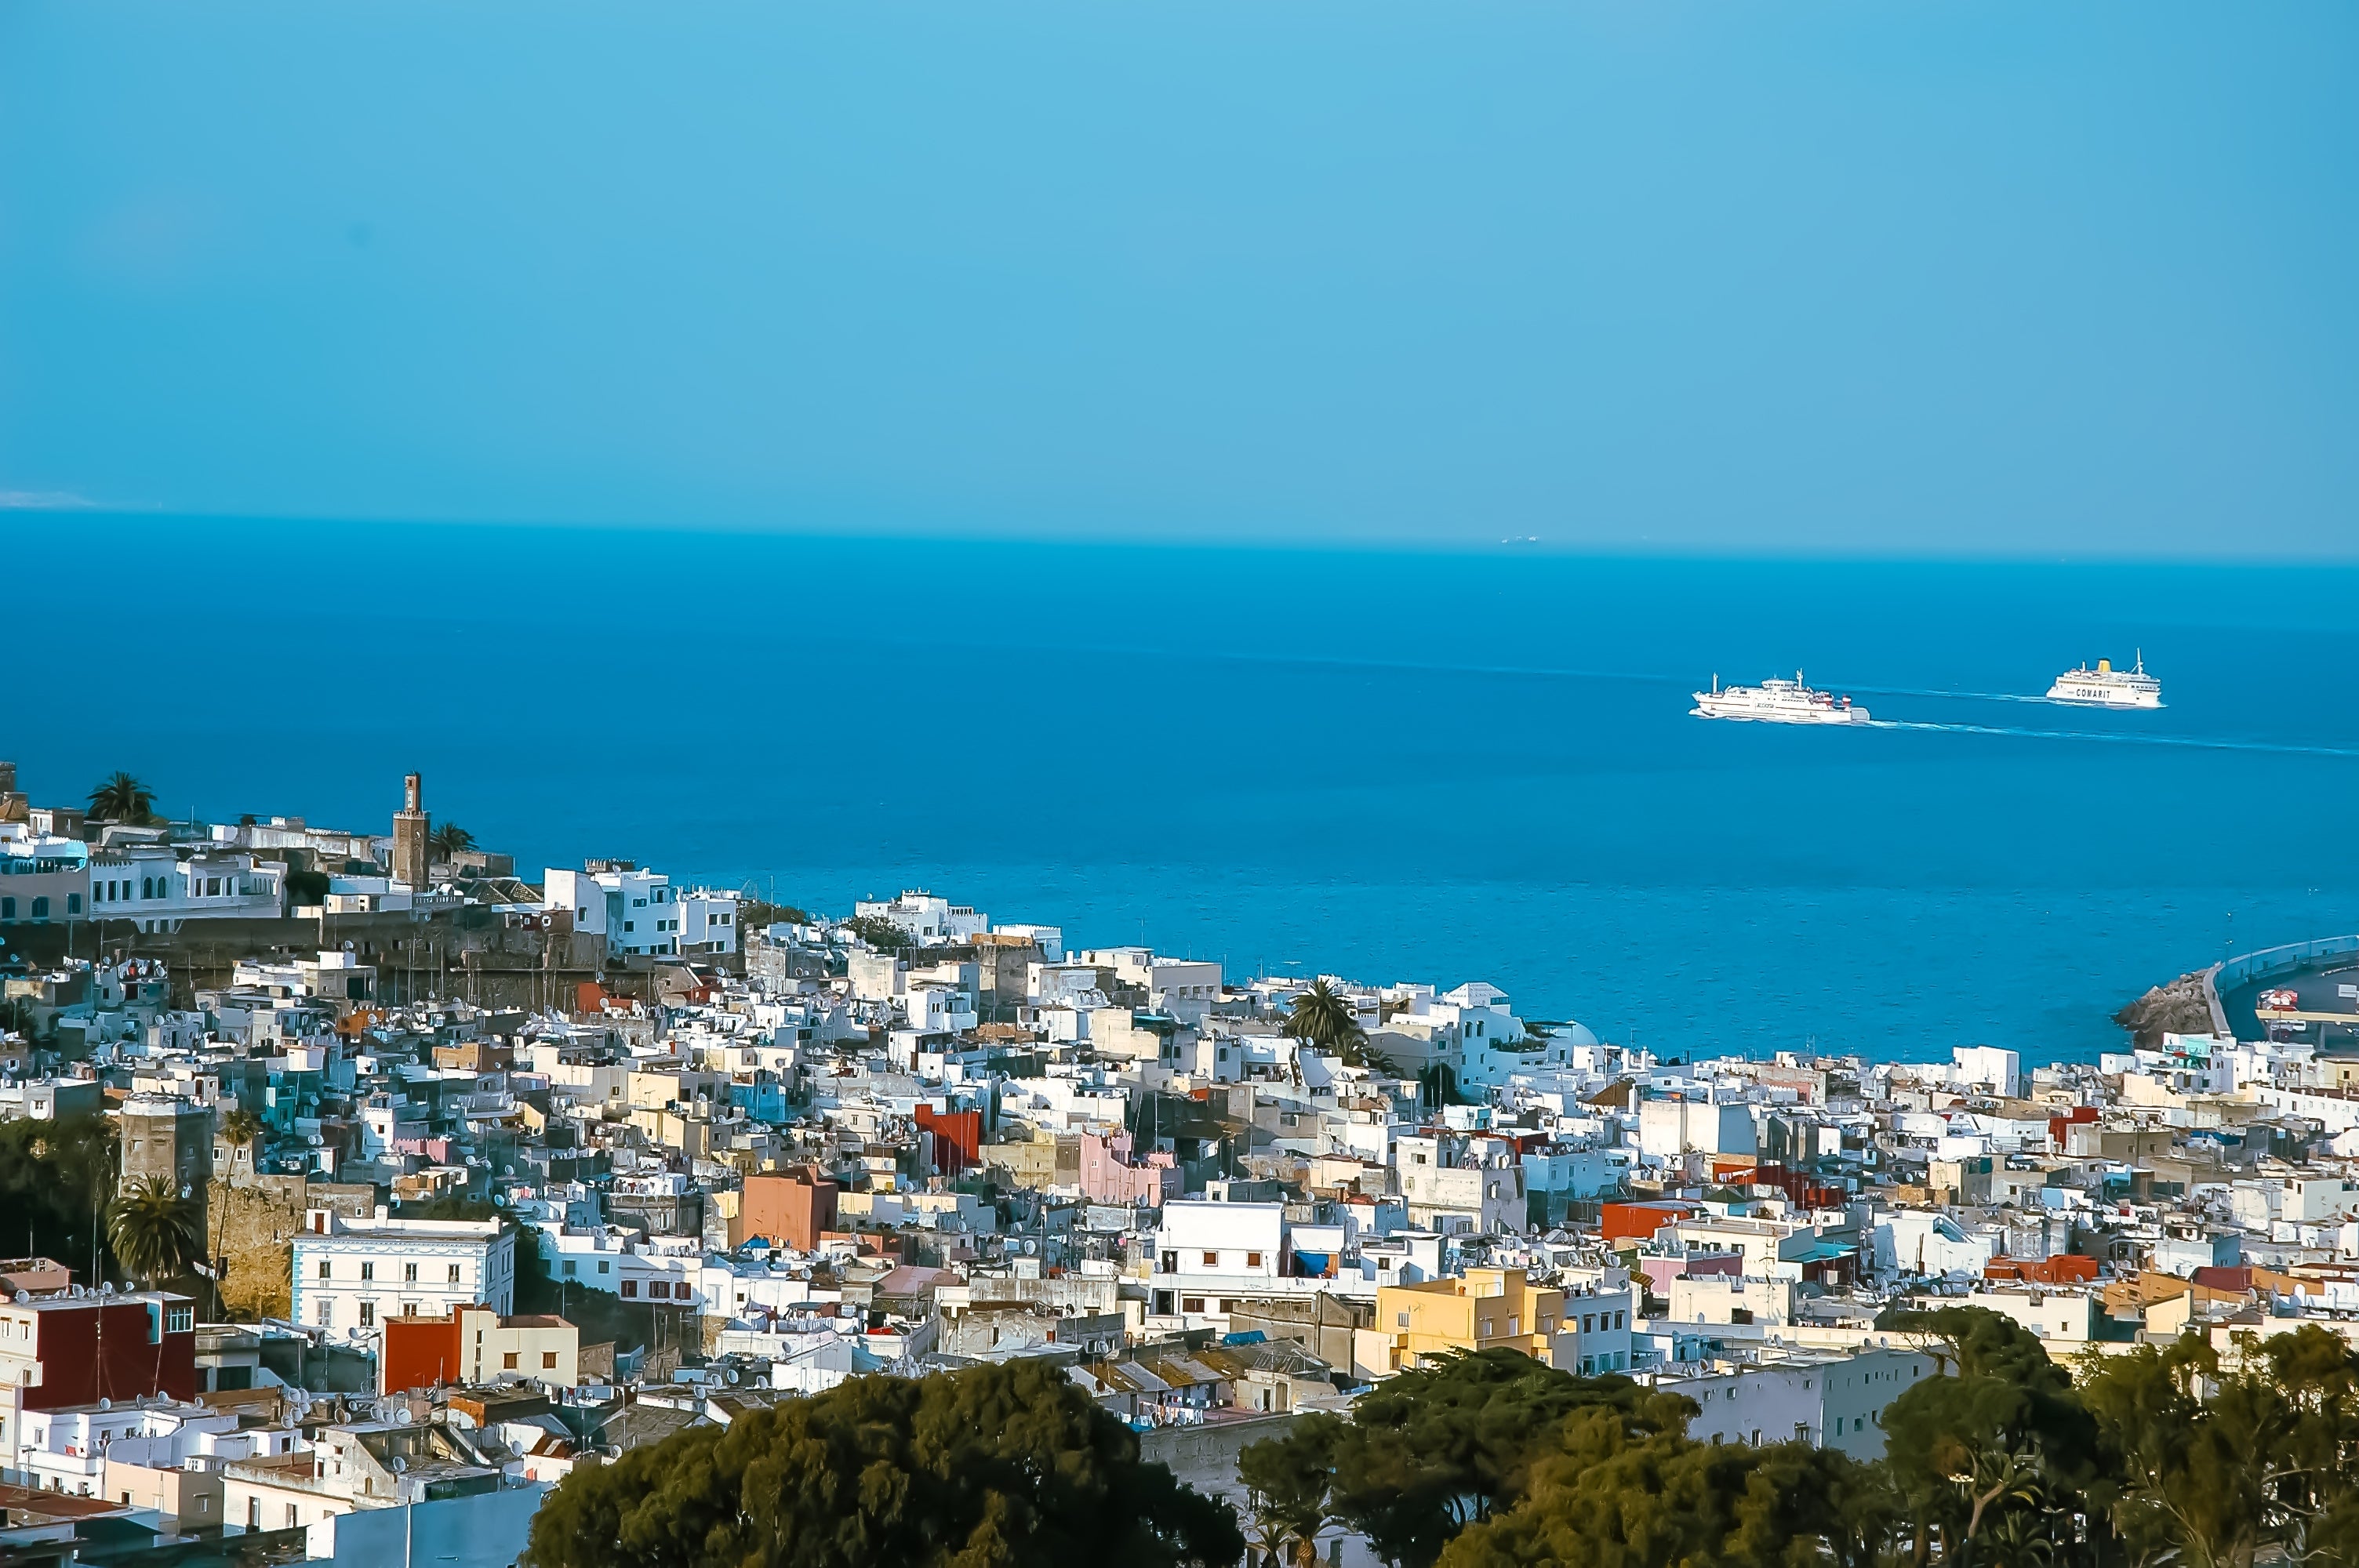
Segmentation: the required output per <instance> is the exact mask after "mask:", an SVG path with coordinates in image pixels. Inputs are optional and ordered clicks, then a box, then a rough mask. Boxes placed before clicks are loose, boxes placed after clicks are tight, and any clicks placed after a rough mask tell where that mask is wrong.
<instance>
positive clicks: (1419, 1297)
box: [1357, 1269, 1580, 1373]
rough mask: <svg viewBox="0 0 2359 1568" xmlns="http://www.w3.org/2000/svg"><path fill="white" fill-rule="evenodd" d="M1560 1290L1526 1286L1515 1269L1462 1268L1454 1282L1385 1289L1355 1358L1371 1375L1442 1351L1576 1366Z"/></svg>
mask: <svg viewBox="0 0 2359 1568" xmlns="http://www.w3.org/2000/svg"><path fill="white" fill-rule="evenodd" d="M1564 1303H1565V1293H1564V1292H1562V1291H1560V1290H1557V1289H1555V1288H1553V1287H1551V1286H1545V1285H1534V1284H1531V1283H1528V1282H1527V1281H1526V1279H1525V1275H1524V1271H1522V1270H1521V1269H1469V1270H1467V1271H1466V1272H1465V1274H1464V1275H1463V1276H1461V1277H1454V1278H1450V1279H1440V1280H1426V1281H1419V1283H1417V1284H1413V1285H1385V1286H1381V1287H1379V1288H1378V1289H1377V1291H1376V1323H1375V1327H1374V1328H1373V1329H1364V1330H1362V1331H1361V1333H1362V1336H1368V1337H1370V1338H1371V1339H1372V1340H1373V1341H1374V1344H1373V1346H1370V1348H1375V1349H1377V1350H1378V1352H1379V1354H1378V1356H1375V1357H1371V1356H1370V1355H1369V1354H1368V1353H1367V1351H1366V1350H1365V1349H1364V1350H1363V1351H1361V1352H1360V1353H1359V1354H1358V1357H1357V1358H1358V1359H1361V1360H1363V1361H1364V1362H1367V1363H1368V1364H1369V1365H1370V1368H1371V1369H1372V1370H1375V1371H1376V1372H1379V1373H1383V1372H1398V1371H1403V1370H1406V1369H1407V1368H1411V1367H1414V1366H1416V1365H1417V1364H1418V1363H1419V1361H1420V1360H1422V1359H1423V1358H1424V1357H1429V1356H1434V1355H1438V1354H1440V1352H1442V1351H1445V1350H1489V1349H1492V1348H1495V1347H1497V1346H1506V1347H1507V1348H1509V1349H1514V1350H1520V1351H1522V1352H1523V1353H1524V1354H1525V1355H1527V1356H1529V1357H1532V1358H1533V1359H1534V1360H1536V1361H1538V1362H1540V1363H1541V1364H1542V1365H1544V1366H1549V1367H1557V1368H1564V1369H1566V1370H1568V1371H1569V1370H1572V1369H1574V1368H1578V1367H1579V1365H1580V1353H1579V1337H1580V1336H1579V1335H1578V1334H1577V1333H1575V1332H1573V1331H1571V1330H1570V1329H1568V1327H1567V1326H1566V1324H1565V1320H1564V1314H1565V1305H1564Z"/></svg>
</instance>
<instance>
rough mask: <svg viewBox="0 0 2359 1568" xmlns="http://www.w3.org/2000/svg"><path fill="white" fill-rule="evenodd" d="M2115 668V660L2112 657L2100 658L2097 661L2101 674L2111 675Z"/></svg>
mask: <svg viewBox="0 0 2359 1568" xmlns="http://www.w3.org/2000/svg"><path fill="white" fill-rule="evenodd" d="M2113 669H2114V661H2113V660H2111V659H2099V660H2098V661H2097V673H2098V674H2099V675H2101V676H2103V675H2111V674H2112V673H2113Z"/></svg>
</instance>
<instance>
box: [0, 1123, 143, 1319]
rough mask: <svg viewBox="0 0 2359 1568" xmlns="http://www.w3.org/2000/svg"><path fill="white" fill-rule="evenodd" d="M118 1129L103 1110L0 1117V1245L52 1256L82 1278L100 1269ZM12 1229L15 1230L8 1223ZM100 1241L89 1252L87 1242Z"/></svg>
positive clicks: (100, 1272)
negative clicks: (20, 1245) (42, 1117)
mask: <svg viewBox="0 0 2359 1568" xmlns="http://www.w3.org/2000/svg"><path fill="white" fill-rule="evenodd" d="M115 1150H116V1135H115V1130H114V1126H113V1124H112V1123H110V1122H109V1121H107V1119H105V1118H104V1117H103V1116H98V1115H93V1114H88V1113H85V1114H82V1115H77V1116H64V1117H60V1118H58V1119H56V1120H54V1121H34V1120H31V1119H25V1118H20V1119H16V1120H15V1121H0V1215H5V1216H6V1217H7V1218H6V1219H5V1221H0V1247H6V1248H7V1249H9V1250H11V1251H14V1250H15V1246H16V1238H19V1237H21V1238H23V1240H24V1245H25V1247H26V1249H27V1251H29V1252H31V1253H32V1254H34V1255H36V1256H38V1257H48V1258H54V1259H56V1260H58V1261H60V1262H61V1263H67V1264H71V1266H72V1267H74V1268H76V1269H78V1270H87V1271H89V1272H88V1273H86V1274H85V1276H84V1277H85V1278H92V1279H95V1278H99V1277H103V1274H104V1273H105V1270H106V1265H105V1261H104V1258H103V1242H104V1232H105V1223H104V1221H105V1206H106V1204H107V1202H108V1200H109V1199H111V1198H112V1197H113V1196H114V1158H115ZM10 1227H13V1228H10ZM93 1242H97V1243H99V1244H100V1248H99V1251H98V1252H96V1253H94V1252H93V1249H92V1243H93Z"/></svg>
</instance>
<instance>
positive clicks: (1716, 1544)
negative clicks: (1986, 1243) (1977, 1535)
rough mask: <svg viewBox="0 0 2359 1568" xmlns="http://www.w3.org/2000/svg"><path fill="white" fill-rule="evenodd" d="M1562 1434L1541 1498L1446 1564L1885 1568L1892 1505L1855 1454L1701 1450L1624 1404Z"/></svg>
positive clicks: (1474, 1533) (1473, 1531)
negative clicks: (1881, 1558) (1882, 1546)
mask: <svg viewBox="0 0 2359 1568" xmlns="http://www.w3.org/2000/svg"><path fill="white" fill-rule="evenodd" d="M1692 1408H1693V1407H1692V1406H1690V1409H1692ZM1553 1436H1554V1442H1553V1444H1552V1445H1551V1446H1552V1452H1550V1453H1549V1454H1548V1455H1547V1456H1545V1457H1543V1458H1541V1459H1539V1460H1538V1461H1537V1462H1536V1463H1535V1464H1534V1465H1533V1467H1532V1475H1531V1484H1530V1489H1529V1493H1528V1495H1527V1497H1526V1498H1523V1499H1522V1500H1521V1501H1520V1502H1518V1503H1517V1505H1516V1506H1515V1507H1514V1508H1512V1509H1507V1510H1506V1511H1504V1512H1501V1513H1497V1514H1495V1515H1493V1516H1492V1517H1490V1518H1489V1519H1484V1520H1480V1521H1477V1522H1476V1523H1474V1524H1473V1525H1472V1526H1470V1527H1469V1528H1468V1529H1467V1530H1465V1531H1464V1532H1463V1533H1462V1534H1461V1535H1459V1536H1458V1537H1457V1538H1456V1539H1455V1540H1453V1541H1451V1542H1450V1544H1449V1546H1448V1548H1447V1549H1446V1550H1444V1552H1442V1554H1441V1559H1440V1563H1441V1568H1538V1565H1544V1564H1580V1565H1582V1568H1593V1565H1597V1568H1605V1565H1610V1568H1689V1565H1690V1564H1695V1565H1704V1564H1709V1565H1710V1568H1802V1565H1804V1564H1816V1563H1828V1564H1832V1565H1833V1568H1875V1563H1876V1561H1877V1546H1878V1543H1879V1542H1880V1541H1881V1540H1882V1539H1883V1537H1884V1535H1885V1533H1886V1519H1887V1516H1888V1509H1887V1507H1886V1504H1885V1503H1884V1502H1883V1501H1882V1498H1883V1493H1882V1489H1881V1487H1879V1486H1878V1485H1877V1481H1876V1477H1875V1476H1874V1474H1873V1473H1872V1471H1871V1470H1870V1469H1869V1468H1868V1467H1867V1466H1864V1465H1857V1464H1855V1463H1854V1462H1853V1461H1852V1460H1850V1459H1848V1458H1846V1457H1845V1456H1844V1455H1843V1454H1839V1453H1834V1452H1832V1451H1829V1450H1823V1449H1815V1448H1812V1447H1810V1445H1809V1444H1802V1443H1776V1444H1767V1445H1766V1446H1761V1447H1754V1446H1751V1445H1746V1444H1726V1445H1723V1444H1701V1443H1697V1442H1694V1441H1693V1440H1691V1439H1690V1438H1689V1437H1688V1436H1687V1435H1686V1434H1685V1433H1684V1432H1682V1431H1679V1430H1667V1429H1663V1428H1659V1427H1653V1426H1650V1425H1649V1424H1648V1423H1647V1422H1643V1421H1634V1420H1632V1419H1631V1418H1630V1414H1629V1412H1627V1411H1621V1410H1616V1409H1612V1408H1593V1409H1589V1410H1583V1411H1576V1412H1575V1413H1574V1414H1573V1415H1571V1417H1570V1418H1569V1419H1567V1420H1566V1421H1565V1422H1562V1423H1561V1424H1560V1426H1559V1427H1558V1428H1557V1429H1556V1430H1555V1433H1554V1434H1553Z"/></svg>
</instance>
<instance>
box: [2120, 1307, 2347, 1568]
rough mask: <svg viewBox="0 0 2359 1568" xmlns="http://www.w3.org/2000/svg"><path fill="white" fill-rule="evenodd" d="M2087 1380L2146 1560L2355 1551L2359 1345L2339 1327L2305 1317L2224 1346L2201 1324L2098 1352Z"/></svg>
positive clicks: (2130, 1544)
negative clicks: (2233, 1351)
mask: <svg viewBox="0 0 2359 1568" xmlns="http://www.w3.org/2000/svg"><path fill="white" fill-rule="evenodd" d="M2354 1392H2359V1357H2354V1355H2353V1353H2352V1351H2351V1348H2350V1346H2347V1345H2346V1344H2344V1343H2343V1339H2342V1338H2341V1337H2340V1336H2337V1335H2333V1334H2330V1333H2328V1332H2327V1331H2326V1330H2324V1329H2322V1328H2319V1327H2316V1326H2314V1325H2305V1326H2304V1327H2302V1328H2300V1329H2298V1330H2296V1331H2295V1332H2294V1333H2292V1334H2281V1335H2278V1336H2275V1337H2273V1338H2271V1339H2269V1340H2267V1342H2265V1343H2262V1344H2259V1345H2258V1346H2247V1347H2246V1348H2245V1350H2244V1352H2243V1353H2241V1354H2238V1355H2234V1356H2232V1357H2222V1355H2221V1354H2220V1353H2219V1351H2217V1350H2216V1349H2214V1348H2213V1347H2212V1344H2211V1342H2210V1341H2209V1340H2207V1339H2205V1338H2204V1337H2203V1336H2201V1335H2198V1334H2192V1333H2190V1334H2188V1335H2185V1336H2182V1337H2180V1339H2179V1340H2177V1341H2175V1342H2174V1343H2172V1344H2170V1345H2168V1346H2155V1345H2141V1346H2137V1347H2136V1349H2135V1350H2131V1351H2128V1352H2126V1353H2124V1354H2121V1355H2116V1356H2109V1357H2091V1359H2090V1362H2089V1364H2088V1366H2087V1367H2086V1368H2085V1369H2084V1371H2083V1374H2082V1393H2083V1396H2084V1398H2085V1399H2086V1400H2087V1402H2088V1405H2089V1408H2090V1410H2091V1411H2093V1413H2094V1415H2095V1417H2096V1420H2097V1423H2098V1427H2099V1429H2100V1431H2101V1433H2103V1435H2104V1443H2105V1446H2106V1450H2107V1457H2108V1459H2109V1460H2110V1461H2111V1468H2112V1470H2113V1472H2114V1489H2113V1494H2112V1508H2111V1514H2112V1519H2113V1522H2114V1529H2115V1530H2117V1531H2118V1532H2119V1534H2120V1536H2121V1539H2122V1541H2123V1543H2124V1544H2125V1547H2126V1548H2127V1549H2128V1552H2129V1555H2130V1556H2131V1558H2132V1560H2133V1561H2135V1562H2137V1563H2161V1562H2164V1561H2169V1560H2175V1561H2177V1562H2179V1563H2185V1564H2187V1565H2188V1568H2251V1565H2252V1563H2254V1562H2255V1560H2256V1558H2258V1557H2261V1556H2263V1555H2268V1556H2277V1557H2284V1558H2286V1559H2288V1560H2290V1561H2292V1562H2295V1563H2299V1562H2303V1561H2305V1560H2307V1559H2309V1558H2310V1557H2312V1556H2327V1557H2333V1558H2339V1559H2341V1560H2342V1561H2343V1562H2345V1563H2349V1562H2352V1561H2354V1556H2353V1555H2352V1549H2353V1548H2354V1546H2359V1528H2354V1527H2359V1408H2354V1407H2359V1399H2354Z"/></svg>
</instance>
